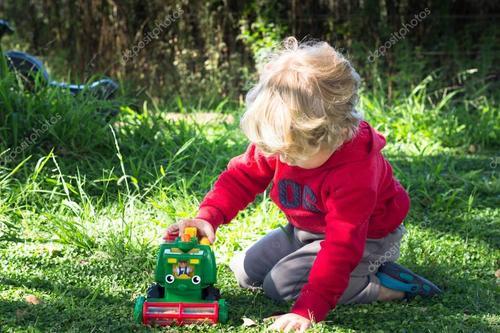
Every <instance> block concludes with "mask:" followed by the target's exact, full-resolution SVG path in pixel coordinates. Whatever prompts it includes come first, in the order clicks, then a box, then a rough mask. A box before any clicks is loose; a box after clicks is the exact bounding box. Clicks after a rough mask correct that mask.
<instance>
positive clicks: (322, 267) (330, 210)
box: [197, 122, 410, 321]
mask: <svg viewBox="0 0 500 333" xmlns="http://www.w3.org/2000/svg"><path fill="white" fill-rule="evenodd" d="M384 146H385V138H384V137H383V136H382V135H381V134H379V133H377V132H376V131H375V130H374V129H373V128H372V127H371V126H370V125H369V124H368V123H367V122H361V123H360V125H359V128H358V132H357V134H356V136H355V137H354V138H353V139H352V140H350V141H348V142H346V143H344V144H343V145H342V146H341V147H340V148H339V149H338V150H336V151H335V152H334V153H333V154H332V155H331V156H330V158H329V159H328V160H327V161H326V162H325V163H324V164H322V165H321V166H319V167H317V168H314V169H303V168H300V167H297V166H289V165H287V164H285V163H283V162H281V161H280V159H279V158H277V157H274V156H273V157H266V156H264V155H263V154H262V153H261V152H260V151H259V150H258V149H257V148H256V146H255V145H253V144H251V145H250V146H249V147H248V149H247V151H246V152H245V153H244V154H243V155H240V156H237V157H235V158H233V159H232V160H231V161H230V162H229V164H228V167H227V170H225V171H224V172H223V173H222V174H221V175H220V176H219V178H218V180H217V181H216V182H215V184H214V186H213V188H212V190H211V191H210V192H209V193H208V194H207V195H206V197H205V199H204V200H203V202H202V203H201V205H200V210H199V212H198V215H197V218H200V219H204V220H206V221H208V222H210V223H211V224H212V225H213V226H214V229H216V228H217V227H218V226H219V225H221V224H226V223H229V222H230V221H231V219H233V218H234V217H235V216H236V214H237V213H238V211H240V210H242V209H244V208H245V207H246V206H247V205H248V204H249V203H250V202H252V201H253V200H254V199H255V196H256V195H257V194H259V193H261V192H263V191H264V190H265V189H266V188H267V187H268V185H269V184H270V183H271V182H272V184H273V186H272V188H271V190H270V197H271V199H272V200H273V201H274V203H275V204H276V205H278V207H279V208H280V209H281V210H282V211H283V212H284V213H285V215H286V217H287V219H288V221H289V222H290V223H291V224H293V225H294V226H295V227H297V228H300V229H303V230H307V231H310V232H313V233H325V239H324V240H323V241H322V242H321V250H320V251H319V252H318V255H317V257H316V260H315V261H314V264H313V266H312V269H311V271H310V273H309V279H308V282H307V283H306V284H305V285H304V287H303V288H302V290H301V292H300V295H299V297H298V299H297V301H296V302H295V304H294V306H293V308H292V312H294V313H296V314H299V315H301V316H303V317H306V318H310V315H312V316H313V318H314V320H316V321H321V320H323V319H324V318H325V317H326V316H327V314H328V312H329V311H330V310H331V309H333V308H334V307H335V306H336V304H337V301H338V299H339V298H340V296H342V294H343V293H344V291H345V289H346V288H347V285H348V282H349V276H350V274H351V272H352V271H353V270H354V268H355V267H356V266H357V265H358V263H359V262H360V260H361V258H362V255H363V250H364V247H365V242H366V239H367V238H382V237H385V236H386V235H387V234H389V233H390V232H392V231H394V230H395V229H396V228H397V227H398V226H399V225H400V224H401V223H402V221H403V220H404V218H405V216H406V214H407V213H408V209H409V205H410V200H409V197H408V194H407V193H406V191H405V190H404V189H403V187H402V186H401V185H400V184H399V182H398V181H397V180H396V179H395V178H394V176H393V173H392V168H391V166H390V164H389V162H387V161H386V160H385V159H384V157H383V155H382V153H381V150H382V148H383V147H384Z"/></svg>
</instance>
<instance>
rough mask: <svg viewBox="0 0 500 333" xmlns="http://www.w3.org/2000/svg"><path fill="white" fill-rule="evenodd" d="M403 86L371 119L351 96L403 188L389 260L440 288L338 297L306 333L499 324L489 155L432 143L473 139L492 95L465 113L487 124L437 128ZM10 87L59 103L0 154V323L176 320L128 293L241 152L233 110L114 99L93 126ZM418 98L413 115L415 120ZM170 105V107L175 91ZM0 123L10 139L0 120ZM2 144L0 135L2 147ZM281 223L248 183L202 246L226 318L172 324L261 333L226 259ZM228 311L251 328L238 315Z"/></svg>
mask: <svg viewBox="0 0 500 333" xmlns="http://www.w3.org/2000/svg"><path fill="white" fill-rule="evenodd" d="M0 90H1V89H0ZM4 92H5V91H4ZM418 94H419V93H418V91H417V92H414V93H413V95H411V96H408V97H407V98H402V99H401V100H399V102H398V103H396V104H397V105H396V106H394V108H393V109H392V110H393V111H391V112H392V113H390V114H386V115H384V114H383V109H384V108H385V106H383V105H382V104H383V103H382V102H381V101H380V100H377V99H375V98H373V96H372V95H370V94H367V97H366V98H365V99H364V100H363V108H364V109H365V110H367V117H368V118H369V120H370V121H371V122H372V124H373V125H374V126H375V127H377V128H379V129H380V131H382V132H383V133H384V134H386V136H387V138H388V142H389V143H388V146H387V148H386V150H385V154H386V156H387V158H388V159H389V160H390V161H391V163H392V164H393V166H394V169H395V173H396V176H397V177H398V178H399V179H400V180H401V182H402V183H403V185H404V186H405V187H406V188H407V189H408V190H409V192H410V195H411V197H412V209H411V212H410V214H409V217H408V219H407V220H406V222H405V224H406V227H407V229H408V233H407V235H406V237H405V239H404V241H403V244H402V248H401V251H402V257H401V259H400V262H401V263H402V264H404V265H406V266H407V267H409V268H410V269H412V270H414V271H417V272H419V273H421V274H422V275H424V276H426V277H428V278H429V279H430V280H432V281H434V282H435V283H436V284H438V285H439V286H440V287H442V289H443V290H444V294H443V295H442V296H441V297H438V298H435V299H432V300H426V299H416V300H414V301H412V302H410V303H405V302H393V303H385V304H382V303H377V304H372V305H355V306H339V307H338V308H337V309H336V310H335V311H333V312H332V313H331V314H330V316H329V317H328V319H327V321H326V322H324V323H321V324H318V325H316V326H314V328H313V329H312V330H313V331H316V332H495V331H496V332H498V330H499V329H500V314H499V312H500V311H499V310H500V307H499V304H500V296H499V295H500V294H499V279H498V278H497V277H495V272H496V270H497V269H499V268H500V262H499V258H500V250H499V248H500V209H499V205H498V204H499V198H500V184H499V181H498V176H499V171H500V160H499V158H500V157H499V156H498V151H497V150H496V149H495V147H494V146H492V145H491V142H490V143H486V144H484V145H477V144H471V145H469V144H463V142H462V144H461V145H458V146H456V147H450V145H449V144H446V140H463V139H464V138H472V139H471V140H472V142H477V140H476V138H479V137H478V136H477V131H476V130H477V128H476V127H475V126H483V127H482V128H483V131H484V132H485V133H490V134H491V130H496V131H498V122H497V121H498V107H497V106H495V105H491V103H490V102H489V101H488V100H486V102H484V103H485V104H484V105H483V106H484V107H488V108H489V109H488V110H489V111H488V110H487V111H484V108H483V109H482V110H483V112H485V113H484V114H485V115H484V116H481V118H480V121H483V120H484V119H485V118H487V117H490V118H488V119H490V120H484V121H487V124H490V125H491V121H492V122H493V125H491V126H493V127H491V128H490V129H488V128H487V126H486V125H485V124H486V123H480V122H476V121H475V120H474V118H470V119H468V120H466V122H469V123H470V126H469V127H465V129H464V130H463V131H462V132H460V131H458V130H457V131H458V132H457V131H454V130H453V129H452V130H450V128H451V127H450V126H455V125H456V124H452V123H449V124H448V125H446V124H445V123H444V122H439V121H438V120H439V119H440V118H439V119H438V118H432V115H433V114H436V113H438V112H442V108H443V106H442V105H441V106H440V105H439V103H434V104H432V105H427V104H426V103H427V98H423V99H421V98H420V97H419V95H418ZM22 98H24V99H22ZM22 98H21V99H12V98H11V99H10V100H14V101H17V102H16V103H24V104H23V105H24V109H23V110H27V111H24V112H26V114H30V115H36V116H38V117H39V119H46V118H47V117H49V115H50V114H51V113H52V114H53V113H54V112H59V113H60V114H61V116H62V119H61V120H60V121H58V122H57V123H56V124H53V125H52V127H51V128H50V129H49V130H48V131H47V132H46V133H45V134H44V135H43V137H40V138H39V139H38V140H37V142H36V144H33V145H32V146H31V147H30V148H29V150H28V149H26V150H25V151H24V152H23V154H20V155H19V156H18V157H17V158H16V160H15V161H11V162H10V163H7V164H6V165H5V164H4V165H2V166H0V227H1V228H0V239H1V240H2V241H1V242H0V332H132V331H139V332H140V331H144V332H149V331H178V330H179V328H173V329H168V328H167V329H151V328H145V327H141V326H140V325H137V324H135V323H134V322H133V318H132V309H133V300H134V298H135V297H136V296H138V295H140V294H143V293H145V291H146V288H147V287H148V285H149V284H150V283H151V282H152V278H153V277H152V274H153V271H154V265H155V256H156V250H157V244H158V240H159V235H160V233H161V230H163V229H164V228H165V227H166V226H167V225H169V224H170V223H173V222H174V221H175V220H176V219H178V218H182V217H191V216H193V215H194V214H195V213H196V207H197V204H198V203H199V201H200V200H201V199H202V197H203V194H204V193H205V192H206V191H207V190H208V189H209V188H210V186H211V183H212V182H213V181H214V180H215V179H216V177H217V175H218V173H219V172H220V171H222V170H223V169H224V167H225V165H226V163H227V162H228V161H229V159H230V158H231V157H232V156H234V155H236V154H239V153H241V152H243V150H244V148H245V145H246V143H245V139H244V138H243V137H242V135H241V134H240V133H239V131H238V129H237V124H235V121H234V120H233V117H227V116H226V117H224V118H223V117H222V116H221V117H218V116H215V117H212V116H210V117H198V116H189V114H187V115H186V114H185V115H181V116H179V117H167V116H166V115H165V113H164V112H159V111H165V110H163V109H162V110H157V109H156V107H154V106H148V105H145V106H144V108H143V110H142V111H141V112H140V113H135V112H132V111H131V110H129V109H127V108H122V112H121V115H120V116H119V118H118V119H116V120H115V122H114V123H113V126H108V125H106V124H105V123H103V122H102V121H101V120H100V118H99V116H97V117H96V116H91V115H92V114H93V113H92V112H94V110H95V106H92V105H88V103H87V104H85V103H84V104H85V105H86V106H77V105H75V104H72V103H73V102H71V101H68V100H65V99H64V98H63V97H61V98H59V97H57V98H56V97H54V99H53V103H52V104H51V105H50V106H47V107H45V108H39V109H36V108H35V107H34V106H33V105H38V104H36V103H35V102H36V99H37V98H39V99H40V100H38V102H40V101H41V100H42V99H44V98H46V96H45V97H44V96H38V97H37V96H33V97H22ZM445 98H446V96H444V97H443V96H441V101H442V100H444V99H445ZM60 99H62V100H63V101H60ZM0 102H1V100H0ZM32 102H33V103H32ZM40 103H41V102H40ZM381 103H382V104H381ZM418 103H421V104H418ZM444 103H445V104H446V103H448V104H449V108H450V109H453V108H455V107H456V105H452V104H451V102H450V101H449V100H445V101H444ZM457 103H459V102H458V101H457ZM460 103H461V102H460ZM70 104H71V105H70ZM419 105H420V106H422V107H423V109H422V110H421V111H422V113H421V116H422V117H423V115H424V114H425V117H424V118H418V116H419V113H418V112H419V111H418V110H420V109H419ZM30 107H31V108H32V109H29V108H30ZM462 107H465V106H463V105H462ZM35 109H36V110H35ZM172 109H175V110H176V111H181V113H182V112H183V111H185V110H184V106H183V105H182V104H181V103H180V101H179V102H178V105H176V106H175V108H172ZM409 109H412V110H416V111H415V113H413V117H415V118H414V119H408V118H405V117H407V113H405V110H409ZM68 110H69V111H68ZM167 111H170V110H169V109H168V108H167ZM237 111H238V110H236V111H235V110H234V109H231V108H230V107H229V106H224V105H222V104H221V105H220V107H217V108H216V110H215V112H216V113H220V114H226V115H227V114H233V115H235V117H234V118H237ZM424 111H425V112H424ZM28 112H29V113H28ZM398 112H399V113H400V115H404V116H405V117H403V116H399V114H398ZM464 112H465V111H464ZM488 112H490V113H488ZM12 114H14V113H12ZM9 119H10V118H9ZM23 119H24V118H23ZM200 119H201V121H200ZM443 119H445V120H446V121H448V120H450V119H452V118H451V116H450V117H449V118H443ZM26 121H28V120H26ZM23 126H24V128H25V130H24V132H23V130H20V132H22V133H29V129H30V128H33V127H36V126H38V125H37V123H31V124H29V125H28V124H24V125H23ZM457 126H458V125H457ZM2 131H4V132H2ZM447 131H448V132H447ZM450 131H451V133H450ZM474 131H476V132H474ZM488 131H490V132H488ZM1 133H3V134H4V135H5V136H7V137H8V135H10V132H5V129H0V134H1ZM5 133H7V134H5ZM497 133H498V132H497ZM485 135H486V136H487V135H488V134H485ZM18 137H22V135H20V136H18ZM11 138H12V136H11ZM488 140H490V139H488ZM490 141H491V140H490ZM18 144H19V140H18V141H17V143H16V141H15V140H14V139H12V141H11V142H10V145H11V147H12V146H16V145H18ZM285 223H286V220H285V218H284V216H283V215H282V214H281V213H280V212H279V211H278V210H277V209H276V207H274V206H273V204H272V203H271V201H270V200H269V198H268V197H267V196H266V195H265V193H264V195H262V196H260V197H259V198H258V200H257V201H256V202H255V203H254V204H252V205H251V206H250V207H249V208H248V209H247V210H246V211H244V212H242V213H241V214H240V215H239V216H238V217H237V219H236V220H235V221H233V223H232V224H230V225H228V226H224V227H222V228H221V229H220V231H219V233H218V239H217V242H216V243H215V245H214V248H215V251H216V255H217V260H218V263H219V266H218V267H219V271H218V279H219V281H218V286H219V287H220V288H221V289H222V294H223V297H224V298H225V299H227V300H228V302H229V304H230V321H229V323H228V324H226V325H218V326H215V327H212V326H198V327H187V328H184V329H183V330H185V331H200V332H205V331H206V332H219V331H223V332H242V331H248V332H257V331H263V330H264V329H265V327H266V324H265V323H264V322H263V318H265V317H266V316H269V315H271V314H272V313H274V312H276V311H286V310H287V309H288V308H289V305H287V304H276V303H274V302H272V301H270V300H268V299H266V297H264V295H263V294H262V293H261V292H255V293H252V292H249V291H245V290H242V289H240V288H238V286H237V284H236V282H235V279H234V278H233V276H232V274H231V272H230V271H229V269H228V266H227V264H228V262H229V259H230V258H231V256H232V255H233V253H234V252H235V251H239V250H241V249H242V248H244V247H246V246H248V245H250V244H251V243H252V242H254V241H255V240H257V239H258V238H259V237H261V236H262V235H264V234H265V233H266V232H268V231H269V230H271V229H273V228H275V227H277V226H279V225H283V224H285ZM244 317H246V318H250V319H252V320H254V321H255V323H256V325H255V326H251V327H244V326H242V324H243V321H242V318H244Z"/></svg>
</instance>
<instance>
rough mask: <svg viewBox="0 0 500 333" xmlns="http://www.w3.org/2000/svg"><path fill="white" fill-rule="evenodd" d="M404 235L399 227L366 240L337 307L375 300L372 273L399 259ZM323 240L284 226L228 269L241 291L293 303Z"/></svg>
mask: <svg viewBox="0 0 500 333" xmlns="http://www.w3.org/2000/svg"><path fill="white" fill-rule="evenodd" d="M404 233H405V228H404V226H403V225H400V226H399V227H398V228H397V229H396V230H394V231H393V232H392V233H390V234H389V235H387V236H386V237H384V238H380V239H371V238H368V239H367V240H366V246H365V250H364V253H363V258H362V259H361V261H360V263H359V264H358V266H356V268H355V269H354V271H353V272H352V273H351V277H350V280H349V286H348V287H347V289H346V290H345V292H344V294H343V295H342V297H341V298H340V300H339V301H338V304H354V303H371V302H373V301H375V300H377V298H378V294H379V290H380V281H379V279H378V278H377V276H376V275H375V273H376V272H377V270H378V267H379V266H380V265H381V264H383V263H385V262H388V261H396V260H397V259H398V258H399V246H400V243H401V238H402V237H403V234H404ZM324 236H325V235H324V234H314V233H310V232H307V231H304V230H301V229H297V228H295V227H293V226H292V225H290V224H288V225H286V226H285V227H283V228H278V229H275V230H273V231H271V232H270V233H269V234H267V235H266V236H264V237H263V238H261V239H260V240H259V241H257V242H256V243H255V244H254V245H252V246H251V247H249V248H248V249H247V250H245V251H244V252H242V253H239V254H237V255H236V256H235V257H233V259H232V260H231V263H230V268H231V270H232V271H233V272H234V274H235V276H236V280H237V281H238V283H239V285H240V286H241V287H243V288H262V289H263V290H264V293H265V294H266V295H267V296H268V297H270V298H272V299H275V300H279V301H289V300H293V299H296V298H297V296H298V295H299V293H300V290H301V289H302V286H303V285H304V284H305V283H306V282H307V279H308V276H309V271H310V270H311V267H312V265H313V263H314V260H315V259H316V255H317V253H318V251H319V250H320V247H321V246H320V242H321V241H322V240H323V239H324Z"/></svg>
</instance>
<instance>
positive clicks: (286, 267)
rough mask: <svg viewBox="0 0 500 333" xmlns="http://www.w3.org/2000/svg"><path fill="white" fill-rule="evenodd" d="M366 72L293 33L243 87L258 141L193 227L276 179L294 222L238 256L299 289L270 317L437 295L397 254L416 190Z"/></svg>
mask: <svg viewBox="0 0 500 333" xmlns="http://www.w3.org/2000/svg"><path fill="white" fill-rule="evenodd" d="M359 81H360V79H359V76H358V74H357V73H356V71H355V70H354V69H353V67H352V66H351V64H350V63H349V61H348V60H346V59H345V58H344V57H343V56H342V55H341V54H339V53H338V52H337V51H335V50H334V49H333V48H332V47H331V46H330V45H329V44H327V43H324V42H321V43H303V44H299V43H298V42H297V40H296V39H295V38H288V39H286V40H285V42H284V47H283V48H282V49H281V50H280V51H278V52H276V53H274V54H273V55H272V56H271V57H270V58H269V59H268V62H267V64H266V65H265V66H264V67H263V68H262V70H261V72H260V79H259V81H258V83H257V84H256V85H255V87H253V88H252V89H251V90H250V92H249V93H248V95H247V99H246V111H245V113H244V115H243V117H242V119H241V128H242V130H243V132H244V133H245V134H246V136H247V137H248V139H249V140H250V145H249V146H248V148H247V150H246V152H245V153H244V154H242V155H240V156H237V157H235V158H233V159H232V160H231V161H230V162H229V164H228V167H227V169H226V170H225V171H224V172H222V174H221V175H220V176H219V178H218V180H217V181H216V182H215V184H214V186H213V188H212V190H211V191H210V192H209V193H208V194H207V195H206V197H205V199H204V200H203V202H202V203H201V205H200V208H199V212H198V214H197V216H196V218H195V219H187V220H182V221H180V222H179V223H177V224H175V225H173V226H170V227H169V231H170V232H175V231H176V230H179V229H180V231H181V232H182V230H183V229H184V228H185V227H186V226H194V227H197V228H198V229H199V232H200V234H201V235H204V236H207V237H208V238H209V240H210V241H212V242H213V241H214V237H215V234H214V233H215V230H216V229H217V227H219V226H220V225H222V224H227V223H229V222H230V221H231V220H232V219H233V218H234V217H235V216H236V214H237V213H238V212H239V211H240V210H242V209H244V208H245V207H246V206H247V205H248V204H249V203H250V202H252V201H253V200H254V199H255V196H256V195H257V194H259V193H261V192H263V191H264V190H266V188H268V186H269V185H270V184H272V185H271V188H270V190H269V193H270V197H271V199H272V200H273V201H274V202H275V203H276V205H277V206H278V207H279V208H280V209H281V210H282V211H283V212H284V214H285V215H286V217H287V219H288V224H287V225H286V226H285V227H284V228H278V229H276V230H274V231H272V232H270V233H269V234H268V235H266V236H265V237H263V238H262V239H260V240H259V241H258V242H256V243H255V244H254V245H252V246H251V247H250V248H249V249H247V250H246V251H244V252H243V253H242V254H240V255H238V256H236V257H234V258H233V259H232V261H231V264H230V267H231V269H232V270H233V272H234V274H235V275H236V279H237V280H238V283H239V284H240V285H241V286H242V287H244V288H255V287H261V288H262V289H263V291H264V293H265V294H266V295H267V296H269V297H270V298H272V299H275V300H286V301H288V300H295V303H294V305H293V307H292V308H291V310H290V313H288V314H285V315H282V316H280V317H278V318H277V320H276V321H275V322H274V324H273V325H272V327H271V328H274V329H284V330H285V331H289V330H292V329H293V330H297V331H304V330H305V329H307V328H308V327H309V326H310V325H311V321H313V320H314V321H321V320H323V319H324V318H325V317H326V316H327V314H328V312H329V311H330V310H332V309H333V308H334V307H335V306H336V305H337V304H353V303H370V302H373V301H376V300H381V301H388V300H393V299H401V298H404V297H407V298H409V297H413V296H415V295H422V296H432V295H434V294H436V293H438V292H439V291H440V290H439V289H438V288H437V287H436V286H435V285H434V284H432V283H431V282H429V281H428V280H426V279H424V278H422V277H420V276H418V275H417V274H415V273H413V272H411V271H409V270H408V269H405V268H404V267H402V266H400V265H398V264H396V263H394V261H396V260H397V259H398V257H399V245H400V241H401V238H402V236H403V234H404V231H405V229H404V227H403V225H402V222H403V220H404V218H405V217H406V214H407V213H408V209H409V203H410V201H409V197H408V194H407V193H406V191H405V190H404V189H403V187H402V186H401V185H400V184H399V182H398V181H397V180H396V179H395V178H394V176H393V172H392V168H391V165H390V164H389V162H387V160H386V159H385V158H384V156H383V155H382V153H381V150H382V149H383V147H384V145H385V139H384V137H383V136H382V135H381V134H379V133H377V132H376V131H375V130H374V129H373V128H372V127H371V126H370V125H369V124H368V123H367V122H365V121H363V120H362V117H361V115H360V114H359V113H358V111H357V110H356V103H357V100H358V86H359Z"/></svg>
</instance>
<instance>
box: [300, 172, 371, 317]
mask: <svg viewBox="0 0 500 333" xmlns="http://www.w3.org/2000/svg"><path fill="white" fill-rule="evenodd" d="M361 170H363V171H361V172H358V171H356V174H352V173H351V172H350V170H349V169H347V168H344V170H343V172H338V173H337V172H336V175H335V177H334V176H332V177H329V179H331V180H332V181H331V183H330V184H327V186H328V188H329V193H330V194H329V196H328V198H327V199H326V201H325V206H326V209H327V210H328V212H327V215H326V218H325V220H326V231H325V240H324V241H323V242H322V243H321V250H320V251H319V252H318V255H317V257H316V260H315V261H314V264H313V267H312V269H311V271H310V273H309V279H308V283H307V284H306V285H304V287H303V288H302V290H301V292H300V296H299V298H298V299H297V301H296V302H295V304H294V306H293V308H292V311H291V312H293V313H296V314H299V315H301V316H303V317H306V318H310V317H311V315H312V316H313V317H314V320H315V321H321V320H323V319H324V318H325V317H326V316H327V314H328V312H329V311H330V310H331V309H333V308H334V307H335V306H336V304H337V301H338V299H339V298H340V297H341V296H342V294H343V292H344V291H345V289H346V288H347V285H348V282H349V277H350V274H351V272H352V271H353V270H354V268H355V267H356V266H357V264H358V263H359V261H360V260H361V257H362V255H363V251H364V247H365V242H366V235H367V230H368V219H369V217H370V216H371V214H372V212H373V210H374V207H375V202H376V198H377V197H376V195H377V191H376V188H377V185H376V184H377V182H376V181H375V180H376V179H375V178H376V176H375V175H374V172H373V170H370V168H366V169H361Z"/></svg>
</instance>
